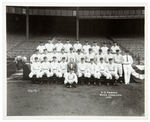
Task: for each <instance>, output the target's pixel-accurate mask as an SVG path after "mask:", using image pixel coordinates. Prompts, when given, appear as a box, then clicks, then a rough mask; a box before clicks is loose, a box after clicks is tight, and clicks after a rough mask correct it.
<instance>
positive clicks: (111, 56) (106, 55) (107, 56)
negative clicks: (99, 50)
mask: <svg viewBox="0 0 150 122" xmlns="http://www.w3.org/2000/svg"><path fill="white" fill-rule="evenodd" d="M110 58H113V61H114V55H113V54H111V53H110V54H105V59H104V60H105V62H106V63H108V62H109V59H110Z"/></svg>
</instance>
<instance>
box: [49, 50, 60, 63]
mask: <svg viewBox="0 0 150 122" xmlns="http://www.w3.org/2000/svg"><path fill="white" fill-rule="evenodd" d="M58 55H59V54H58V53H57V51H56V48H53V52H52V53H50V54H49V57H48V58H49V60H50V61H53V57H56V59H55V60H56V61H58V59H59V56H58Z"/></svg>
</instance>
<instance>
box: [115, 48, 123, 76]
mask: <svg viewBox="0 0 150 122" xmlns="http://www.w3.org/2000/svg"><path fill="white" fill-rule="evenodd" d="M122 61H123V57H122V55H121V54H120V50H116V55H114V63H115V64H116V67H117V73H118V74H119V78H122V74H123V69H122Z"/></svg>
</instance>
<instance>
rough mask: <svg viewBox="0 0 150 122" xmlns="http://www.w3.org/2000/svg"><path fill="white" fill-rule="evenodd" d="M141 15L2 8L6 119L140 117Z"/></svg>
mask: <svg viewBox="0 0 150 122" xmlns="http://www.w3.org/2000/svg"><path fill="white" fill-rule="evenodd" d="M144 17H145V13H144V7H92V6H91V7H82V6H81V7H40V6H6V31H7V34H6V41H7V110H6V111H7V112H6V113H7V116H141V117H143V116H144V115H145V97H144V96H145V93H144V91H145V73H144V72H145V60H144V58H145V57H144V43H145V42H144V28H145V27H144Z"/></svg>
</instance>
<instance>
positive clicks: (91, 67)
mask: <svg viewBox="0 0 150 122" xmlns="http://www.w3.org/2000/svg"><path fill="white" fill-rule="evenodd" d="M89 70H90V74H91V75H93V76H94V77H95V78H97V79H100V72H99V68H98V66H97V65H96V64H95V63H90V64H89Z"/></svg>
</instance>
